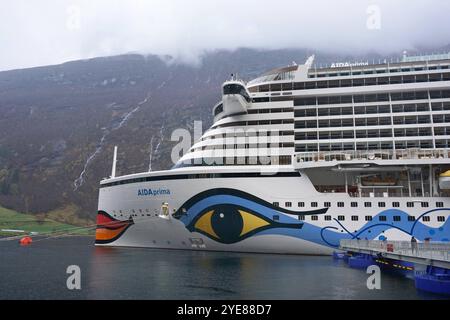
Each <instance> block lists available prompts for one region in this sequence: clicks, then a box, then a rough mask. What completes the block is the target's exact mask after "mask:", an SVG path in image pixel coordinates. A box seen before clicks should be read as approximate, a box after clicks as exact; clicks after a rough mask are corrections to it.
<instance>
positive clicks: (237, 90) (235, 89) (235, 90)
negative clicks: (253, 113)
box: [223, 83, 251, 102]
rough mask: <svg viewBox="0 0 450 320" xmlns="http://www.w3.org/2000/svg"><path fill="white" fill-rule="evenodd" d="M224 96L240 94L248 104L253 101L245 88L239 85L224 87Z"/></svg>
mask: <svg viewBox="0 0 450 320" xmlns="http://www.w3.org/2000/svg"><path fill="white" fill-rule="evenodd" d="M223 94H240V95H241V96H242V97H244V99H245V100H246V101H247V102H250V101H251V98H250V96H249V95H248V93H247V91H246V90H245V88H244V86H242V85H239V84H234V83H232V84H227V85H225V86H224V87H223Z"/></svg>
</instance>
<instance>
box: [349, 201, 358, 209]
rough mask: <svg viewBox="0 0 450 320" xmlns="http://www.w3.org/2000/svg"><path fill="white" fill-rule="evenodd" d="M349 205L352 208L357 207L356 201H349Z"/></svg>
mask: <svg viewBox="0 0 450 320" xmlns="http://www.w3.org/2000/svg"><path fill="white" fill-rule="evenodd" d="M350 206H351V207H352V208H357V207H358V202H352V203H350Z"/></svg>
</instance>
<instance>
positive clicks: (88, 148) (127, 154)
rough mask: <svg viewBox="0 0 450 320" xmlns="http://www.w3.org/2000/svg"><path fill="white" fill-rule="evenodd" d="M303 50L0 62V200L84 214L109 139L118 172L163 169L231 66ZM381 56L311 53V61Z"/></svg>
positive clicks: (291, 57) (278, 61)
mask: <svg viewBox="0 0 450 320" xmlns="http://www.w3.org/2000/svg"><path fill="white" fill-rule="evenodd" d="M311 53H312V52H311V51H310V50H301V49H283V50H265V51H264V50H253V49H239V50H236V51H225V50H218V51H214V52H209V53H207V54H205V55H204V56H203V57H202V63H201V65H200V66H189V65H185V64H180V63H176V62H173V61H172V62H170V63H167V60H170V59H167V58H161V57H158V56H154V55H149V56H141V55H122V56H114V57H106V58H95V59H90V60H80V61H73V62H68V63H64V64H61V65H54V66H47V67H38V68H32V69H23V70H13V71H4V72H0V113H1V117H0V205H2V206H5V207H8V208H12V209H15V210H18V211H21V212H26V213H54V212H58V214H60V215H59V217H60V218H61V217H66V218H67V217H70V219H72V220H71V221H72V222H74V221H75V222H76V219H75V217H81V218H84V219H88V220H93V219H94V217H95V212H96V205H97V195H98V184H99V181H100V179H102V178H103V177H106V176H108V175H109V174H110V166H111V158H112V149H113V147H114V145H117V146H118V148H119V154H118V164H117V170H118V174H129V173H135V172H142V171H147V170H148V168H149V162H150V154H152V163H151V168H152V169H153V170H160V169H168V168H170V167H171V166H172V165H173V163H172V161H171V159H170V155H171V149H172V147H173V145H174V144H175V142H171V141H170V136H171V133H172V131H173V130H174V129H176V128H191V127H192V125H193V122H194V120H201V121H203V130H206V129H207V128H208V126H209V125H210V124H211V121H212V115H211V109H212V106H213V105H214V104H215V103H216V102H217V101H218V100H219V99H220V86H221V84H222V83H223V81H225V80H226V79H227V78H229V75H230V74H231V73H236V72H237V73H238V74H239V75H240V76H241V77H242V78H244V79H246V80H249V79H251V78H254V77H256V76H258V75H259V74H261V73H263V72H265V71H267V70H269V69H272V68H274V67H279V66H284V65H288V64H290V63H292V61H296V62H297V63H303V62H304V61H305V60H306V58H307V57H308V56H309V55H310V54H311ZM382 58H383V57H381V56H379V55H377V54H370V55H368V56H355V57H351V56H339V55H333V54H330V53H320V52H319V53H318V54H317V55H316V61H317V62H318V63H331V62H336V61H346V60H350V61H354V60H372V59H375V60H378V59H382ZM164 60H166V61H164ZM61 213H63V214H62V215H61ZM66 218H64V219H66ZM67 219H69V218H67ZM70 219H69V220H70ZM78 222H80V221H78Z"/></svg>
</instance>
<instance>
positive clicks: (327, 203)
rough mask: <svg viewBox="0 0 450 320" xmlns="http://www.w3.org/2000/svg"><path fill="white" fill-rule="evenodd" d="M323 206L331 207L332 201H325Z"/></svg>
mask: <svg viewBox="0 0 450 320" xmlns="http://www.w3.org/2000/svg"><path fill="white" fill-rule="evenodd" d="M323 206H324V207H325V208H329V207H331V202H324V203H323Z"/></svg>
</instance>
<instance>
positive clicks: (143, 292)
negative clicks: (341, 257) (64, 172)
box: [0, 237, 443, 300]
mask: <svg viewBox="0 0 450 320" xmlns="http://www.w3.org/2000/svg"><path fill="white" fill-rule="evenodd" d="M93 242H94V240H93V238H91V237H66V238H57V239H47V240H43V241H35V242H34V243H33V244H32V245H30V246H20V245H19V244H18V243H17V242H16V241H0V299H2V300H4V299H181V300H192V299H225V300H226V299H389V300H390V299H439V298H443V297H440V296H436V295H431V294H426V293H423V292H419V291H417V290H416V289H415V287H414V280H412V279H409V278H406V277H402V276H397V275H391V274H386V273H382V276H381V290H369V289H368V288H367V285H366V282H367V278H368V277H369V275H368V274H366V272H365V270H356V269H351V268H349V267H348V266H347V265H346V263H345V262H343V261H334V260H333V259H332V258H331V257H329V256H295V255H274V254H271V255H269V254H248V253H226V252H201V251H181V250H159V249H143V248H142V249H141V248H107V247H95V246H94V243H93ZM70 265H77V266H79V267H80V270H81V290H69V289H68V288H67V284H66V282H67V278H68V277H69V276H70V274H67V273H66V271H67V267H68V266H70Z"/></svg>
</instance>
